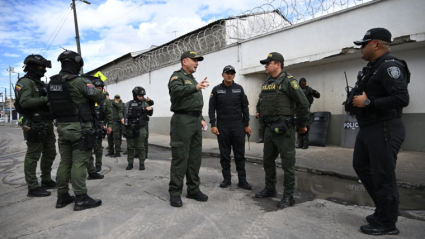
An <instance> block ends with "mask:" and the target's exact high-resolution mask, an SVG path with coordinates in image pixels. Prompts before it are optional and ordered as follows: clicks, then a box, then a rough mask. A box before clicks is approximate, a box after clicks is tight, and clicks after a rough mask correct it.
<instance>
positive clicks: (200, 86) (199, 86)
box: [196, 77, 210, 125]
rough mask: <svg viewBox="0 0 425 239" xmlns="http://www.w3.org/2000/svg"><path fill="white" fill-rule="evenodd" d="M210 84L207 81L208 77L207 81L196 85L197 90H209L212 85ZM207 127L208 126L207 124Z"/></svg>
mask: <svg viewBox="0 0 425 239" xmlns="http://www.w3.org/2000/svg"><path fill="white" fill-rule="evenodd" d="M208 83H209V82H208V81H207V77H205V79H204V80H203V81H201V82H199V83H198V84H197V85H196V90H200V89H205V88H207V87H208V86H209V85H210V84H208ZM205 125H206V124H205Z"/></svg>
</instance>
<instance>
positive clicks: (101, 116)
mask: <svg viewBox="0 0 425 239" xmlns="http://www.w3.org/2000/svg"><path fill="white" fill-rule="evenodd" d="M105 104H106V100H102V101H101V102H100V103H96V104H95V106H94V113H95V116H96V120H98V121H104V120H105V118H106V112H105Z"/></svg>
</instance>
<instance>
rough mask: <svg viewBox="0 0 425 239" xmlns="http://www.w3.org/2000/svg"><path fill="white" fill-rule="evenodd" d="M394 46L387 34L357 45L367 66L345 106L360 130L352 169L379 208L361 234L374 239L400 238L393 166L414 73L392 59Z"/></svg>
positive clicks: (372, 34)
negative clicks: (381, 238) (376, 237)
mask: <svg viewBox="0 0 425 239" xmlns="http://www.w3.org/2000/svg"><path fill="white" fill-rule="evenodd" d="M390 43H391V33H390V32H389V31H388V30H387V29H385V28H373V29H370V30H369V31H367V32H366V34H365V35H364V37H363V39H362V40H359V41H355V42H354V44H356V45H360V46H361V47H360V52H361V58H362V59H363V60H365V61H368V64H367V65H366V67H364V68H363V70H362V71H361V72H359V75H358V78H357V83H356V86H355V88H354V89H353V91H352V93H353V94H354V97H353V98H352V102H351V101H350V100H349V102H348V103H347V104H346V106H348V111H349V113H350V114H354V115H356V118H357V121H358V124H359V127H360V131H359V133H358V134H357V138H356V143H355V146H354V155H353V167H354V170H355V171H356V173H357V175H358V176H359V179H360V180H361V181H362V183H363V185H364V186H365V188H366V190H367V192H368V193H369V195H370V197H371V198H372V199H373V202H374V203H375V206H376V209H375V213H374V214H373V215H369V216H367V217H366V220H367V221H368V222H369V225H364V226H361V227H360V230H361V231H362V232H363V233H366V234H372V235H383V234H388V235H395V234H398V233H399V230H398V229H397V228H396V225H395V223H396V222H397V214H398V205H399V195H398V188H397V180H396V174H395V166H396V161H397V154H398V152H399V150H400V147H401V144H402V143H403V141H404V139H405V136H406V129H405V127H404V123H403V120H402V119H401V116H402V110H403V107H406V106H407V105H408V104H409V93H408V90H407V84H408V83H409V81H410V73H409V70H408V67H407V64H406V62H404V61H402V60H399V59H397V58H396V57H395V56H393V55H391V54H390V50H391V49H390ZM351 105H352V106H353V107H350V106H351ZM346 109H347V108H346Z"/></svg>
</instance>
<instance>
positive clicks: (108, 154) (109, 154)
mask: <svg viewBox="0 0 425 239" xmlns="http://www.w3.org/2000/svg"><path fill="white" fill-rule="evenodd" d="M105 156H114V152H108V153H107V154H105Z"/></svg>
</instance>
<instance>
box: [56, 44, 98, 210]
mask: <svg viewBox="0 0 425 239" xmlns="http://www.w3.org/2000/svg"><path fill="white" fill-rule="evenodd" d="M58 61H60V62H61V64H62V69H61V71H60V72H59V74H58V75H54V76H52V77H51V78H50V79H51V80H50V83H49V87H48V93H49V102H50V107H51V109H52V111H53V113H54V115H55V117H56V120H57V122H58V133H59V151H60V154H61V162H60V164H59V167H58V171H57V180H58V200H57V203H56V208H62V207H65V206H66V205H68V204H69V203H72V202H74V200H75V206H74V211H79V210H84V209H87V208H93V207H97V206H100V205H101V204H102V201H101V200H99V199H93V198H91V197H89V196H88V195H87V188H86V166H87V163H88V161H89V159H90V155H91V154H92V150H93V148H94V145H95V142H96V137H97V136H96V130H94V122H93V121H92V119H93V118H92V117H93V109H94V106H95V102H102V100H103V99H104V98H105V95H104V94H103V93H102V91H101V90H99V89H96V88H95V87H94V85H93V83H92V82H91V81H90V80H89V79H87V78H84V77H80V76H78V74H79V72H80V69H81V67H83V65H84V61H83V59H82V58H81V56H80V55H79V54H78V53H75V52H73V51H69V50H65V51H64V52H62V53H61V54H60V55H59V57H58ZM70 179H71V184H72V189H73V190H74V194H75V196H76V197H74V196H70V194H69V193H68V190H69V187H68V182H69V180H70Z"/></svg>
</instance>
